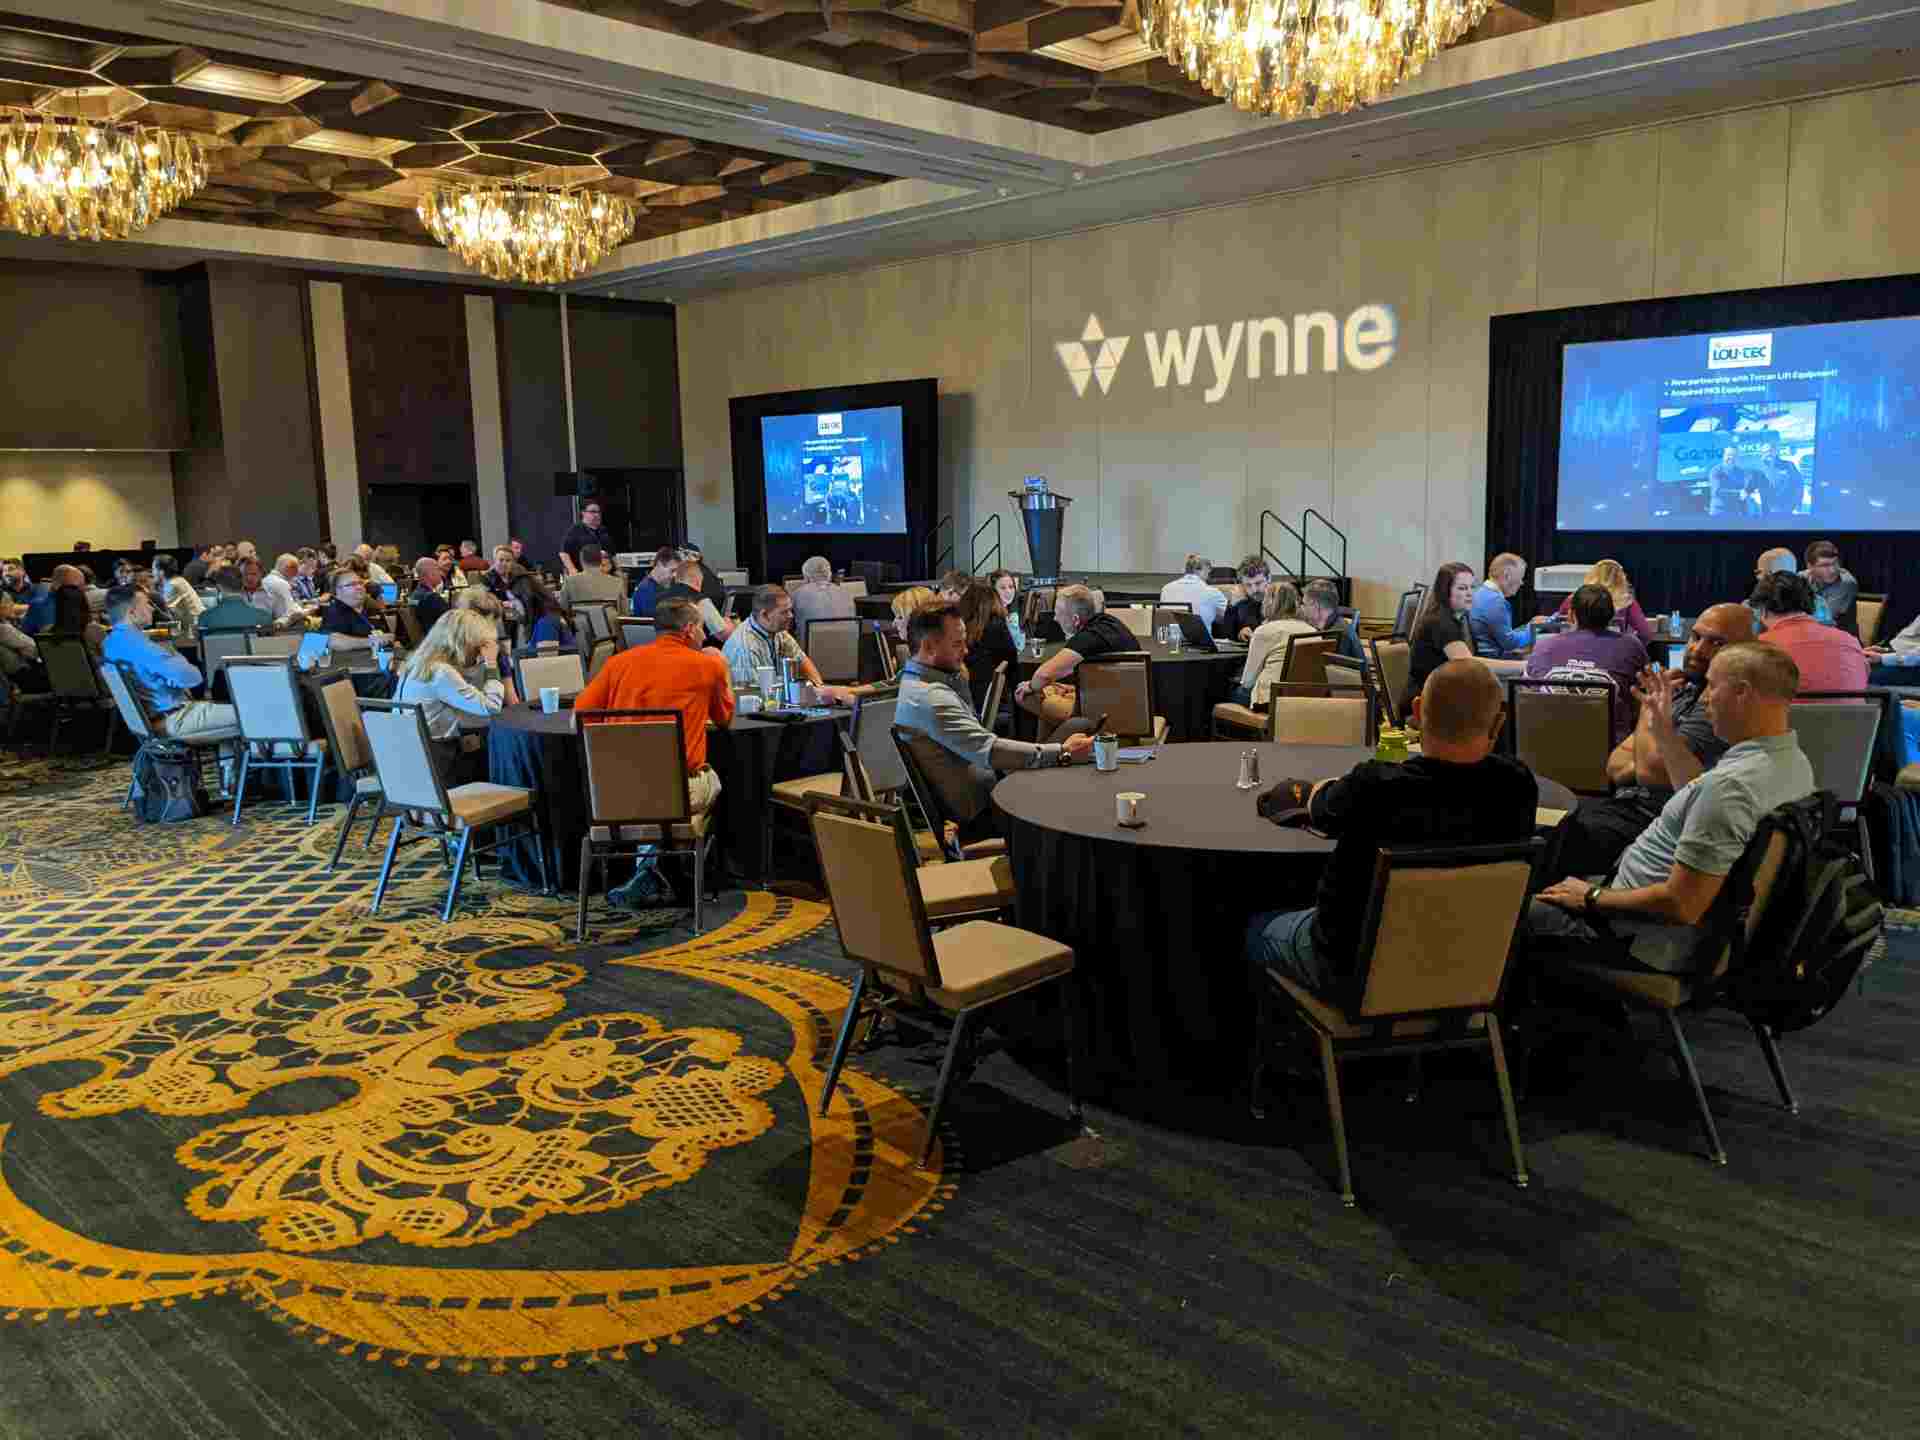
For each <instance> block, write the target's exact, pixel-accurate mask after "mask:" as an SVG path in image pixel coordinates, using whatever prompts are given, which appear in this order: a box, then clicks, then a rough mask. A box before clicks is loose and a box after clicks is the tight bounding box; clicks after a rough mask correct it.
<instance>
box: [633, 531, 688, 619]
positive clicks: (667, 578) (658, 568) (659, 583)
mask: <svg viewBox="0 0 1920 1440" xmlns="http://www.w3.org/2000/svg"><path fill="white" fill-rule="evenodd" d="M679 578H680V552H679V551H678V550H676V549H674V548H673V547H672V546H671V545H662V546H661V547H660V548H659V549H658V550H656V551H654V552H653V568H652V569H651V570H649V571H648V572H647V574H646V578H645V579H644V580H642V581H641V582H640V583H639V584H638V585H636V586H634V587H633V613H634V614H636V615H639V616H642V617H644V618H646V619H649V620H650V619H652V618H653V607H654V606H656V605H658V604H659V603H660V599H661V597H662V596H663V595H665V594H666V592H667V588H668V587H669V586H671V585H672V584H673V582H674V581H675V580H677V579H679Z"/></svg>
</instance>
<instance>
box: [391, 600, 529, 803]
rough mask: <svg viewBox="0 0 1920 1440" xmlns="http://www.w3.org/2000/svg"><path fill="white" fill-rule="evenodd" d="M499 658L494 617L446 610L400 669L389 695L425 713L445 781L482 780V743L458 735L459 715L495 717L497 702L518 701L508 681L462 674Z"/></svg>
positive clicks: (458, 782) (504, 703)
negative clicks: (483, 681) (478, 681)
mask: <svg viewBox="0 0 1920 1440" xmlns="http://www.w3.org/2000/svg"><path fill="white" fill-rule="evenodd" d="M499 659H500V640H499V637H498V636H497V635H495V634H494V629H493V621H491V620H490V619H488V618H487V617H486V616H485V615H482V614H480V613H479V612H478V611H474V610H449V611H448V612H447V613H446V614H444V615H442V616H441V617H440V618H439V619H438V620H436V621H434V622H433V628H432V629H431V630H429V631H428V632H427V635H426V638H425V639H424V640H422V641H421V642H420V648H419V649H418V650H416V651H414V652H413V654H412V655H411V656H409V657H408V659H407V663H406V665H405V666H404V667H403V668H402V669H401V671H400V684H399V685H398V686H397V687H396V688H395V690H394V692H393V698H394V700H395V701H396V702H398V703H401V704H413V705H418V706H419V707H420V708H421V710H422V711H423V712H424V713H425V715H426V720H427V735H428V737H429V738H431V739H433V740H436V741H441V742H445V744H444V746H443V747H438V748H441V760H442V772H441V773H442V774H443V775H444V777H445V779H446V781H447V783H448V784H450V785H460V784H465V783H466V782H467V781H468V780H484V779H485V778H486V775H485V767H486V750H485V747H484V746H482V745H474V746H469V745H467V744H466V741H468V740H478V739H479V738H480V737H478V736H462V735H461V733H460V720H461V717H462V716H466V715H474V716H482V717H487V716H493V715H498V714H499V713H500V708H501V706H503V705H517V704H519V703H520V697H519V696H518V695H516V694H515V693H514V689H513V684H512V682H511V681H503V680H488V681H487V682H486V684H485V686H476V685H474V684H473V682H472V681H470V680H468V679H467V677H466V674H465V672H466V671H468V670H470V669H472V668H473V667H474V666H476V665H489V666H493V665H497V664H498V663H499Z"/></svg>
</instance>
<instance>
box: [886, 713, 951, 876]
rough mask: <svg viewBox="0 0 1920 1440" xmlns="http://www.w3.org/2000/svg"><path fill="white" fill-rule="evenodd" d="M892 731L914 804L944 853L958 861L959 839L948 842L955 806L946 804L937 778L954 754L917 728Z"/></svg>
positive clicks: (895, 727)
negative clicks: (924, 818)
mask: <svg viewBox="0 0 1920 1440" xmlns="http://www.w3.org/2000/svg"><path fill="white" fill-rule="evenodd" d="M892 733H893V744H894V748H895V749H896V750H897V751H899V753H900V768H901V770H902V772H903V773H904V774H905V775H906V777H907V785H906V789H907V793H908V794H910V795H911V796H913V803H914V804H915V805H917V806H918V807H919V809H920V813H921V814H922V815H923V816H925V817H926V821H927V828H928V829H929V830H931V831H932V832H933V834H934V837H935V838H936V839H937V840H938V841H939V844H940V849H941V853H943V854H944V855H945V856H946V857H947V858H948V859H949V860H958V859H959V858H960V845H959V842H958V841H957V840H955V841H954V842H952V843H949V842H948V838H947V837H948V833H949V830H948V827H949V826H950V825H951V823H952V820H953V815H954V807H952V806H951V805H949V804H948V803H947V797H946V795H945V793H944V792H943V791H942V790H941V789H940V786H939V783H938V781H937V779H936V778H935V777H936V776H940V775H943V774H946V773H948V771H949V769H950V766H949V765H948V763H947V762H949V761H952V760H953V757H952V756H950V755H948V754H947V752H946V751H945V750H943V749H941V748H940V746H939V744H938V743H937V742H936V741H934V740H932V739H930V738H929V737H928V736H925V735H922V734H921V733H920V732H919V731H918V730H908V729H907V728H905V727H904V726H900V725H895V726H894V727H893V731H892ZM954 763H958V762H954Z"/></svg>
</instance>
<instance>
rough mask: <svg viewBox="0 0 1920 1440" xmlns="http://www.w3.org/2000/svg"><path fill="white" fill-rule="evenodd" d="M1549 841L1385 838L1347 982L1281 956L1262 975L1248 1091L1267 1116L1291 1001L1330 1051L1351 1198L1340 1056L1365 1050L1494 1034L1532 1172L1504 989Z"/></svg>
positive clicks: (1326, 1054)
mask: <svg viewBox="0 0 1920 1440" xmlns="http://www.w3.org/2000/svg"><path fill="white" fill-rule="evenodd" d="M1540 848H1541V842H1540V841H1538V840H1528V841H1525V842H1524V843H1522V844H1518V845H1480V846H1455V847H1447V848H1436V849H1382V850H1381V851H1380V852H1379V854H1378V856H1377V857H1376V859H1375V862H1374V872H1373V889H1372V893H1371V894H1370V895H1369V897H1368V900H1367V909H1366V918H1365V922H1364V924H1363V925H1362V928H1361V931H1360V948H1359V954H1358V955H1357V956H1356V957H1355V959H1356V970H1355V974H1354V978H1353V980H1352V982H1350V985H1349V987H1348V988H1347V992H1346V993H1345V994H1343V995H1341V996H1339V997H1338V998H1336V997H1333V996H1328V995H1322V994H1319V993H1316V992H1315V991H1312V990H1309V989H1308V988H1307V987H1306V986H1304V985H1302V984H1300V983H1299V982H1297V981H1295V980H1293V979H1291V978H1290V977H1288V976H1286V975H1283V974H1281V973H1280V972H1279V971H1277V970H1273V969H1271V968H1269V969H1268V970H1267V971H1266V973H1265V976H1264V977H1263V979H1262V980H1261V981H1260V982H1259V984H1258V986H1257V988H1258V990H1259V1008H1258V1012H1257V1016H1256V1020H1255V1024H1254V1041H1253V1057H1252V1065H1251V1073H1250V1075H1249V1077H1248V1082H1247V1092H1248V1103H1249V1107H1250V1108H1251V1109H1252V1111H1253V1115H1254V1118H1255V1119H1264V1118H1265V1116H1266V1108H1265V1103H1264V1100H1263V1098H1262V1096H1261V1085H1260V1082H1261V1080H1262V1079H1263V1077H1264V1075H1265V1072H1266V1063H1267V1056H1268V1054H1269V1053H1270V1052H1271V1049H1272V1045H1273V1039H1274V1033H1275V1030H1276V1022H1277V1020H1278V1018H1279V1016H1280V1015H1281V1013H1282V1011H1283V1010H1284V1011H1285V1012H1286V1013H1287V1014H1288V1016H1289V1018H1291V1019H1292V1020H1293V1021H1294V1022H1296V1023H1297V1024H1298V1025H1299V1027H1300V1028H1301V1029H1302V1030H1304V1031H1305V1033H1306V1035H1307V1036H1308V1037H1309V1038H1311V1039H1312V1041H1313V1043H1314V1045H1315V1047H1316V1048H1317V1049H1318V1051H1319V1054H1320V1069H1321V1074H1322V1078H1323V1079H1324V1082H1325V1085H1326V1095H1327V1115H1328V1120H1329V1123H1330V1126H1331V1129H1332V1131H1333V1152H1334V1158H1335V1161H1336V1163H1337V1164H1338V1166H1339V1172H1340V1199H1341V1202H1342V1203H1343V1204H1346V1205H1352V1204H1353V1203H1354V1193H1353V1172H1352V1169H1351V1167H1350V1166H1349V1164H1348V1161H1347V1129H1346V1121H1345V1119H1344V1118H1343V1116H1342V1113H1341V1106H1340V1068H1339V1067H1340V1062H1341V1061H1342V1060H1343V1059H1347V1058H1349V1057H1353V1056H1359V1055H1384V1054H1415V1055H1418V1054H1421V1053H1424V1052H1426V1051H1428V1050H1449V1049H1457V1048H1461V1047H1466V1046H1473V1047H1478V1046H1485V1047H1486V1048H1487V1049H1488V1050H1490V1051H1491V1052H1492V1055H1493V1072H1494V1078H1495V1080H1496V1082H1497V1083H1498V1086H1499V1091H1500V1110H1501V1114H1502V1116H1503V1118H1504V1119H1505V1121H1506V1130H1507V1143H1508V1145H1509V1146H1510V1147H1511V1149H1512V1154H1513V1183H1514V1184H1515V1185H1518V1186H1522V1187H1524V1186H1525V1185H1526V1183H1527V1162H1526V1156H1525V1155H1524V1154H1523V1153H1522V1151H1521V1149H1520V1125H1519V1120H1518V1117H1517V1116H1516V1115H1515V1114H1514V1108H1513V1087H1512V1085H1511V1084H1510V1082H1509V1080H1508V1077H1507V1059H1506V1052H1505V1050H1504V1049H1503V1048H1502V1045H1501V1037H1500V1017H1499V1010H1500V1001H1501V996H1502V992H1503V990H1504V989H1505V987H1506V981H1507V969H1508V961H1509V958H1510V957H1511V955H1512V953H1513V949H1514V940H1515V931H1516V929H1517V927H1518V925H1519V922H1520V915H1521V911H1522V909H1523V907H1524V906H1525V905H1526V903H1527V882H1528V880H1529V878H1530V877H1531V876H1532V874H1533V867H1534V863H1535V860H1536V859H1537V857H1538V854H1539V851H1540Z"/></svg>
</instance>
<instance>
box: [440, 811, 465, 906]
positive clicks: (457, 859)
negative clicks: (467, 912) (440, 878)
mask: <svg viewBox="0 0 1920 1440" xmlns="http://www.w3.org/2000/svg"><path fill="white" fill-rule="evenodd" d="M472 848H473V827H472V826H471V825H469V826H467V827H466V828H465V829H464V830H462V831H461V832H460V850H459V853H458V854H456V855H455V856H454V857H453V882H452V883H451V884H450V885H448V886H447V903H446V904H445V905H442V906H441V907H440V923H441V924H443V925H444V924H446V923H447V922H448V921H450V920H452V919H453V907H454V904H455V902H457V901H458V900H459V899H460V877H461V876H462V875H464V874H465V873H466V869H467V852H468V851H469V850H471V849H472Z"/></svg>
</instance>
